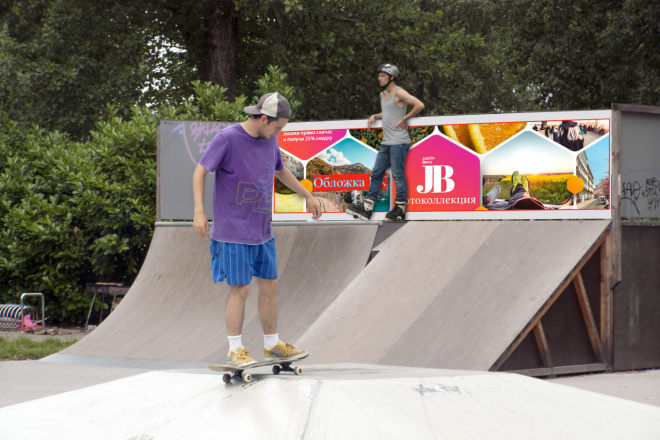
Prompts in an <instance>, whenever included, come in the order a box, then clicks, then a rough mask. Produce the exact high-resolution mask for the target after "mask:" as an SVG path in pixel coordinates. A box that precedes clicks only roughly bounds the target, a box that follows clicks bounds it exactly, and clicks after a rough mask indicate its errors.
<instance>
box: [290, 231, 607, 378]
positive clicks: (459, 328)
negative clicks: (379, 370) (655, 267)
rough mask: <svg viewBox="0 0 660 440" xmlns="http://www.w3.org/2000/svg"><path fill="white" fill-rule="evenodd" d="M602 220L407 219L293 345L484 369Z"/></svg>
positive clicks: (556, 284)
mask: <svg viewBox="0 0 660 440" xmlns="http://www.w3.org/2000/svg"><path fill="white" fill-rule="evenodd" d="M609 223H610V222H609V221H531V222H529V221H522V222H521V221H456V222H409V223H407V224H406V225H405V226H404V227H402V228H401V229H399V230H398V231H397V232H396V233H395V234H393V235H392V236H391V237H390V238H388V239H387V240H386V241H385V242H383V243H382V244H381V245H379V246H378V249H377V250H378V251H379V253H378V254H377V255H376V256H375V258H373V260H371V262H370V263H369V265H368V266H367V267H366V268H365V270H364V271H363V272H362V273H361V274H360V275H358V277H357V278H356V279H355V280H354V281H353V282H352V283H351V284H350V285H349V286H348V287H347V288H346V290H344V291H343V292H342V294H341V295H340V296H339V297H338V298H337V300H336V301H335V302H334V303H333V304H332V305H331V306H330V307H328V309H327V310H325V312H324V313H323V314H322V315H321V316H320V317H319V319H317V320H316V322H315V323H314V324H313V325H312V327H310V328H309V330H308V331H307V332H305V333H304V334H303V336H302V337H301V338H300V339H299V340H298V343H299V345H300V346H302V347H306V348H308V349H309V350H311V352H312V353H313V356H314V362H319V363H333V362H358V363H366V364H381V365H400V366H415V367H432V368H447V369H462V370H481V371H486V370H489V369H490V368H491V367H492V366H493V365H494V364H495V362H496V361H497V360H498V359H499V358H500V356H501V355H502V354H503V353H504V352H505V350H506V349H507V348H508V347H509V346H510V345H511V344H512V342H513V341H514V339H515V338H516V337H517V336H518V335H519V334H520V333H521V332H522V331H523V330H524V329H525V328H526V327H527V326H528V324H529V323H530V322H531V321H532V320H533V318H534V317H535V316H536V315H537V314H538V313H539V311H540V310H541V309H542V307H543V305H544V304H546V302H548V300H549V298H550V297H551V296H552V295H553V293H554V292H555V291H557V290H558V289H559V288H560V286H561V284H562V283H563V282H564V280H566V279H567V278H568V275H569V274H570V272H571V270H572V269H574V268H575V267H576V266H577V265H578V264H579V263H580V261H581V260H582V259H583V258H584V256H585V255H586V254H587V253H588V252H589V250H590V249H591V248H592V247H594V246H595V245H596V244H597V242H598V240H599V239H600V238H601V237H602V236H603V234H605V233H606V231H607V229H608V226H609Z"/></svg>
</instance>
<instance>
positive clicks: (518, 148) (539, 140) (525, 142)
mask: <svg viewBox="0 0 660 440" xmlns="http://www.w3.org/2000/svg"><path fill="white" fill-rule="evenodd" d="M574 169H575V158H574V155H573V154H571V152H570V151H569V150H567V149H566V148H564V147H562V146H561V145H559V144H557V143H555V142H553V141H551V140H548V139H546V138H545V137H542V136H539V135H537V134H535V133H532V132H529V131H525V132H522V133H521V134H520V135H519V136H516V137H515V138H513V139H511V140H509V141H508V142H506V143H505V144H502V145H500V146H499V147H497V148H496V149H494V150H492V151H491V152H489V153H488V154H486V155H485V156H484V158H483V161H482V174H483V175H498V174H502V175H506V174H513V172H514V171H519V172H520V173H521V174H541V173H553V174H554V173H573V171H574Z"/></svg>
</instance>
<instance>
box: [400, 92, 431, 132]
mask: <svg viewBox="0 0 660 440" xmlns="http://www.w3.org/2000/svg"><path fill="white" fill-rule="evenodd" d="M402 102H405V103H406V105H412V106H413V108H412V110H410V112H409V113H408V114H407V115H406V116H404V117H403V118H401V120H400V121H399V123H398V124H396V126H395V127H394V128H402V129H404V130H407V129H408V119H410V118H414V117H415V116H417V115H418V114H419V113H420V112H421V111H422V110H424V103H423V102H422V101H420V100H419V99H417V98H416V97H414V96H413V95H411V94H410V93H408V92H406V91H405V90H403V89H399V90H397V92H396V103H397V105H399V104H400V103H402Z"/></svg>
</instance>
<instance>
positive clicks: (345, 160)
mask: <svg viewBox="0 0 660 440" xmlns="http://www.w3.org/2000/svg"><path fill="white" fill-rule="evenodd" d="M318 157H320V158H321V159H323V160H324V161H326V162H328V163H329V164H330V165H351V164H356V163H361V164H362V165H364V166H365V167H367V168H373V166H374V163H375V162H376V151H375V150H372V149H371V148H369V147H368V146H367V145H365V144H363V143H362V142H359V141H356V140H354V139H350V138H346V139H343V140H341V141H339V142H337V143H336V144H335V145H333V146H332V147H331V148H328V149H327V150H325V151H324V152H323V153H321V154H319V156H318Z"/></svg>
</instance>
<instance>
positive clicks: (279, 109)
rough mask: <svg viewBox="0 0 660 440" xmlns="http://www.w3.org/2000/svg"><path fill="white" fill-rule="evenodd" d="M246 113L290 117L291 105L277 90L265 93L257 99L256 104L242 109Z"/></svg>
mask: <svg viewBox="0 0 660 440" xmlns="http://www.w3.org/2000/svg"><path fill="white" fill-rule="evenodd" d="M243 111H244V112H245V113H247V114H248V115H266V116H270V117H271V118H285V119H289V118H290V117H291V106H290V105H289V101H287V100H286V98H285V97H284V96H282V95H280V94H279V93H277V92H273V93H266V94H265V95H264V96H262V97H261V98H260V99H259V102H257V105H250V106H247V107H245V108H244V109H243Z"/></svg>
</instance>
